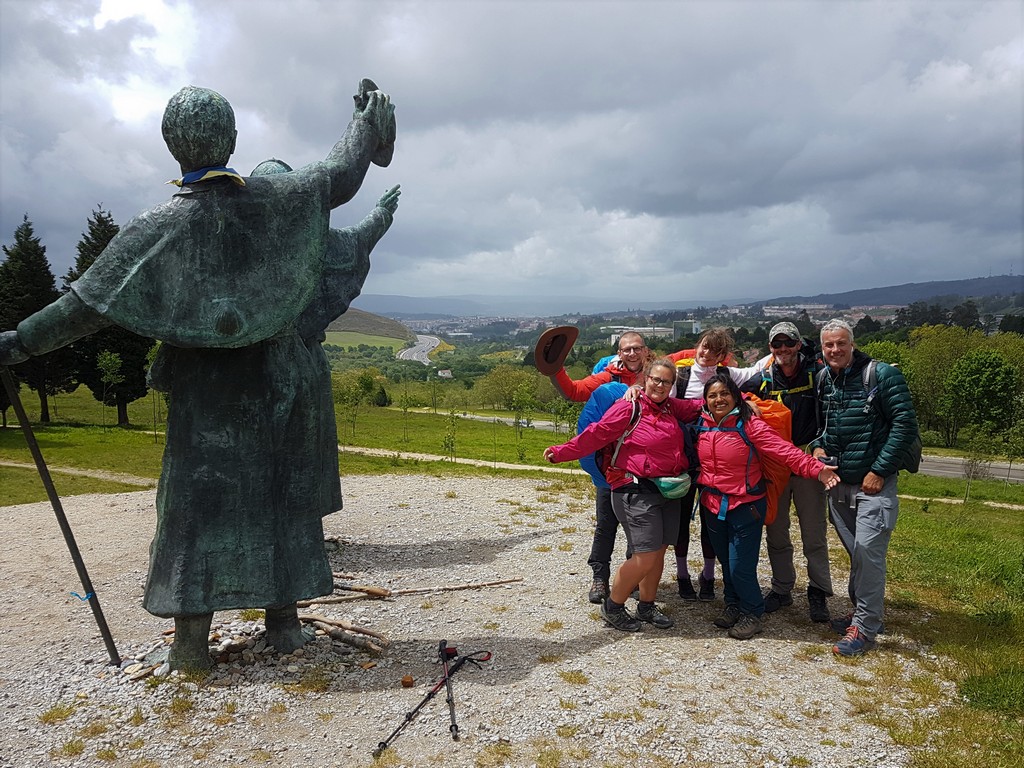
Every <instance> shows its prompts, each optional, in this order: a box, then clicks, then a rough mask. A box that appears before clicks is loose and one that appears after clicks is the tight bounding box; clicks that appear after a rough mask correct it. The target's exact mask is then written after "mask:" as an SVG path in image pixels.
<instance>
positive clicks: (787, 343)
mask: <svg viewBox="0 0 1024 768" xmlns="http://www.w3.org/2000/svg"><path fill="white" fill-rule="evenodd" d="M799 343H800V342H799V340H797V339H779V340H778V341H773V342H772V344H771V347H772V349H780V348H782V347H785V348H786V349H792V348H793V347H795V346H796V345H797V344H799Z"/></svg>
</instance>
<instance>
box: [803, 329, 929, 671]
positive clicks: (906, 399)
mask: <svg viewBox="0 0 1024 768" xmlns="http://www.w3.org/2000/svg"><path fill="white" fill-rule="evenodd" d="M821 351H822V356H823V357H824V359H825V363H826V365H827V366H828V368H827V369H826V370H825V371H823V372H822V373H821V374H819V380H818V407H819V409H820V416H821V420H822V424H823V425H824V427H823V430H822V434H821V436H820V437H819V438H818V439H817V440H815V441H814V442H813V443H812V447H813V453H814V456H816V457H819V458H822V457H826V456H828V457H831V458H832V459H833V460H834V461H835V462H837V468H836V472H837V473H838V474H839V477H840V479H841V480H842V482H841V483H839V485H837V486H836V487H835V488H833V489H832V490H831V491H829V499H828V500H829V516H830V518H831V520H832V524H833V525H834V526H835V529H836V533H837V534H838V535H839V539H840V541H842V542H843V546H844V547H845V548H846V551H847V552H848V553H849V555H850V585H849V593H850V601H851V602H852V603H853V608H854V609H853V612H852V613H850V614H848V615H847V616H843V617H839V618H835V619H832V621H831V626H832V628H833V629H834V630H835V631H837V632H839V633H840V634H842V635H843V639H842V640H840V641H839V642H837V643H836V644H835V645H834V646H833V648H832V650H833V652H835V653H836V654H838V655H840V656H859V655H860V654H862V653H864V652H865V651H870V650H871V649H872V648H874V647H875V636H876V635H877V634H878V633H879V632H881V631H882V626H883V623H882V616H883V610H884V602H885V559H886V555H887V553H888V550H889V539H890V538H891V537H892V531H893V529H894V528H895V527H896V517H897V513H898V512H899V501H898V500H897V498H896V479H897V475H898V473H899V470H901V469H909V470H911V471H916V470H917V464H918V461H917V460H915V451H916V450H917V449H918V448H919V446H920V442H919V433H918V425H917V415H916V414H915V413H914V406H913V403H912V402H911V399H910V390H909V388H908V387H907V382H906V379H904V378H903V374H902V373H900V372H899V370H898V369H897V368H894V367H893V366H891V365H887V364H886V363H882V362H878V361H875V360H872V359H871V358H870V357H868V356H867V355H865V354H864V353H863V352H861V351H860V350H858V349H856V347H855V346H854V342H853V329H852V328H851V327H850V325H849V323H846V322H845V321H843V320H829V321H828V322H827V323H825V325H824V326H823V327H822V329H821ZM869 366H873V370H872V368H871V367H869Z"/></svg>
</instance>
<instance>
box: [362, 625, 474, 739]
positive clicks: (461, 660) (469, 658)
mask: <svg viewBox="0 0 1024 768" xmlns="http://www.w3.org/2000/svg"><path fill="white" fill-rule="evenodd" d="M438 655H439V656H440V657H441V661H442V663H443V664H444V674H443V675H442V676H441V679H440V680H438V681H437V682H436V683H435V684H434V687H433V688H431V689H430V690H429V691H427V695H426V696H424V697H423V700H422V701H420V703H419V704H417V705H416V706H415V707H414V708H413V709H411V710H409V711H408V712H406V713H405V719H404V720H402V722H401V723H399V725H398V727H397V728H395V730H393V731H392V732H391V733H390V734H389V735H388V737H387V738H386V739H384V741H382V742H380V743H379V744H378V745H377V748H376V749H375V750H373V753H372V754H373V756H374V757H375V758H376V757H380V756H381V754H383V752H384V750H385V749H387V748H388V747H390V746H391V742H393V741H394V740H395V739H396V738H398V734H400V733H401V732H402V731H403V730H405V727H406V726H407V725H408V724H409V723H411V722H412V720H413V718H414V717H416V715H417V714H418V713H419V711H420V710H421V709H423V707H424V706H426V704H427V702H428V701H430V700H431V699H432V698H434V696H435V695H437V692H438V691H440V690H441V689H442V688H444V687H445V686H448V691H449V694H448V695H449V699H448V702H449V705H450V707H451V716H452V724H451V727H450V729H449V730H451V732H452V738H453V739H458V733H459V727H458V726H457V725H456V724H455V698H454V697H453V696H452V695H451V676H452V675H454V674H455V673H456V672H458V671H459V669H461V668H462V666H463V665H464V664H466V662H469V663H470V664H472V665H474V666H476V667H479V666H480V663H481V662H484V661H490V659H491V652H490V651H473V653H467V654H466V655H465V656H459V652H458V650H457V649H455V648H449V647H448V641H447V640H442V641H441V646H440V648H439V649H438ZM449 659H454V662H453V663H452V664H451V665H450V666H449V664H448V660H449Z"/></svg>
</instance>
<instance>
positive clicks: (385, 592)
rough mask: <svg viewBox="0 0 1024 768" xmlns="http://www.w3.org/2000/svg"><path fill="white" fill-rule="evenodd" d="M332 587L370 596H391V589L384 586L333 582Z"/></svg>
mask: <svg viewBox="0 0 1024 768" xmlns="http://www.w3.org/2000/svg"><path fill="white" fill-rule="evenodd" d="M334 588H335V589H340V590H342V591H343V592H362V593H363V594H365V595H370V596H371V597H391V590H390V589H385V588H384V587H362V586H358V587H357V586H356V585H355V584H339V583H338V582H334Z"/></svg>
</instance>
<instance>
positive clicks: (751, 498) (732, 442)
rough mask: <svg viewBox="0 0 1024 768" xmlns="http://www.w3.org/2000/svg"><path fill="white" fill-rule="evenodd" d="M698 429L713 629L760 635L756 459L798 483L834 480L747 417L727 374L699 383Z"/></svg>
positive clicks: (760, 513) (760, 512)
mask: <svg viewBox="0 0 1024 768" xmlns="http://www.w3.org/2000/svg"><path fill="white" fill-rule="evenodd" d="M699 428H700V437H699V439H698V441H697V454H698V456H699V457H700V476H699V478H698V480H697V483H698V485H699V488H700V491H699V493H700V513H701V515H702V522H703V523H704V524H705V525H707V526H708V530H709V532H710V535H711V544H712V546H713V547H714V548H715V555H716V556H717V557H718V560H719V562H720V563H721V564H722V582H723V585H724V587H725V612H724V613H723V614H722V615H721V616H719V617H718V618H717V619H715V625H716V626H718V627H721V628H722V629H728V630H729V635H730V636H732V637H735V638H737V639H739V640H748V639H750V638H751V637H753V636H754V635H756V634H758V633H759V632H761V630H762V629H763V620H762V616H763V615H764V598H763V596H762V594H761V587H760V585H759V584H758V581H757V559H758V555H759V554H760V550H761V532H762V530H763V529H764V517H765V511H766V508H767V502H766V499H765V492H764V483H763V482H761V461H760V455H761V454H764V455H766V456H770V457H772V458H773V459H776V460H778V461H781V462H782V463H784V464H785V465H786V466H788V467H789V468H790V469H791V470H792V471H793V472H794V473H795V474H797V475H799V476H800V477H807V478H814V477H816V478H818V479H819V480H820V481H821V482H822V483H824V484H825V487H826V488H831V487H832V486H833V485H835V484H836V483H837V482H839V478H838V477H837V476H836V474H835V472H833V471H832V469H830V468H829V467H826V466H825V465H823V464H822V463H821V462H820V461H818V460H817V459H815V458H812V457H811V456H808V455H807V454H806V453H804V452H803V451H801V450H800V449H799V448H797V447H796V446H795V445H793V444H792V443H790V442H787V441H786V440H784V439H783V438H782V437H780V436H779V435H778V434H777V433H776V432H775V431H774V430H773V429H772V428H771V427H769V426H768V425H767V424H766V423H765V422H764V421H762V420H761V419H759V418H756V417H754V413H753V411H752V410H751V408H750V406H749V405H748V404H747V402H746V401H745V400H744V399H743V397H742V395H741V394H740V391H739V388H738V387H737V386H736V383H735V382H734V381H733V380H732V378H730V377H729V376H728V375H723V374H715V375H714V376H712V377H711V378H710V379H708V381H707V383H706V384H705V385H704V411H703V412H702V413H701V418H700V427H699ZM744 435H746V438H747V440H749V442H750V443H752V444H753V448H751V445H750V444H748V442H747V440H744V437H743V436H744Z"/></svg>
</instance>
